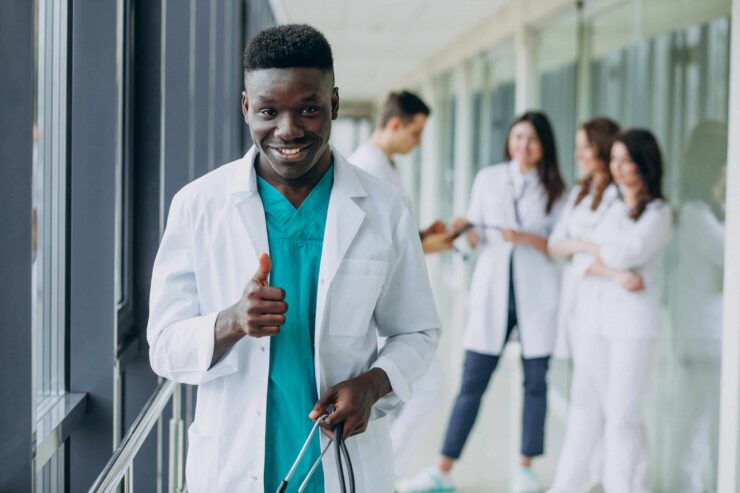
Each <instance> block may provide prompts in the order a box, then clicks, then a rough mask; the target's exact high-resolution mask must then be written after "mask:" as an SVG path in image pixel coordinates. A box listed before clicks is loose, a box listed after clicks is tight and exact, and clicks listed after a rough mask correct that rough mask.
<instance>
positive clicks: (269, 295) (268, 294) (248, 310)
mask: <svg viewBox="0 0 740 493" xmlns="http://www.w3.org/2000/svg"><path fill="white" fill-rule="evenodd" d="M271 269H272V263H271V261H270V256H269V255H268V254H266V253H263V254H261V255H260V258H259V268H258V269H257V272H256V273H255V275H254V277H252V279H251V280H250V281H249V282H248V283H247V286H246V287H245V288H244V294H243V295H242V297H241V299H240V300H239V301H238V302H237V303H236V305H234V306H233V307H232V309H233V311H234V320H235V325H236V326H237V328H238V329H239V330H240V331H241V332H243V333H244V334H246V335H248V336H250V337H265V336H274V335H275V334H277V333H278V332H280V326H281V325H283V324H284V323H285V312H287V311H288V304H287V303H286V302H285V301H284V300H285V291H284V290H283V289H281V288H276V287H270V285H269V282H268V277H269V275H270V270H271Z"/></svg>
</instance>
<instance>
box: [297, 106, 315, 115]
mask: <svg viewBox="0 0 740 493" xmlns="http://www.w3.org/2000/svg"><path fill="white" fill-rule="evenodd" d="M318 112H319V108H318V106H304V107H303V109H302V110H301V113H303V114H304V115H313V114H314V113H318Z"/></svg>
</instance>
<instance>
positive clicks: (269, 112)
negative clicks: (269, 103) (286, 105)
mask: <svg viewBox="0 0 740 493" xmlns="http://www.w3.org/2000/svg"><path fill="white" fill-rule="evenodd" d="M259 114H260V115H264V116H275V115H276V114H277V113H276V112H275V110H273V109H270V108H265V109H262V110H259Z"/></svg>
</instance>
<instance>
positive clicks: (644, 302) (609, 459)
mask: <svg viewBox="0 0 740 493" xmlns="http://www.w3.org/2000/svg"><path fill="white" fill-rule="evenodd" d="M610 170H611V173H612V177H613V179H614V182H615V183H616V184H617V185H618V186H619V188H620V191H621V199H620V200H615V201H613V202H612V203H611V204H610V205H609V206H608V207H607V209H606V211H605V212H604V215H603V218H601V219H600V220H599V222H598V224H597V225H596V227H595V229H594V231H593V233H592V234H591V235H589V237H588V238H574V239H569V240H567V241H568V242H569V245H567V248H568V249H570V252H571V253H572V254H573V257H572V262H573V263H574V268H575V269H576V271H577V272H578V273H579V275H580V277H581V279H580V280H579V281H577V287H576V291H575V300H574V307H573V311H572V314H573V317H572V323H573V328H572V333H573V334H572V335H573V337H572V338H571V341H572V343H573V353H574V355H575V356H576V358H575V360H574V361H575V375H574V381H573V388H572V390H571V406H570V409H569V414H570V415H569V418H568V428H567V430H566V438H565V443H564V446H563V451H562V454H561V458H560V464H559V465H558V471H557V474H556V478H555V483H554V485H553V487H552V489H551V490H550V492H551V493H555V492H557V493H561V492H563V493H564V492H568V493H577V492H586V491H589V490H590V489H591V488H592V487H593V486H594V485H595V483H602V486H603V489H604V491H605V492H606V493H617V492H629V493H642V492H647V491H648V486H647V467H648V456H647V451H648V447H647V439H646V434H645V426H644V420H643V417H642V403H643V400H644V393H645V388H646V383H647V381H648V380H649V374H650V367H651V365H652V362H653V360H654V353H655V348H656V339H657V335H658V324H659V303H660V284H659V280H658V278H657V269H658V267H659V265H660V263H661V261H662V258H663V253H664V251H665V248H666V246H667V244H668V242H669V240H670V234H671V211H670V208H669V207H668V205H667V204H666V203H665V201H664V199H663V193H662V190H661V180H662V175H663V161H662V157H661V153H660V149H659V147H658V144H657V142H656V140H655V138H654V137H653V135H652V134H651V133H650V132H648V131H646V130H631V131H628V132H625V133H623V134H621V135H620V136H619V137H618V139H617V141H616V142H615V143H614V145H613V146H612V150H611V162H610ZM558 248H561V249H564V248H566V246H563V245H560V247H558ZM582 254H583V255H582ZM601 446H603V455H604V457H605V459H606V460H604V462H603V465H600V467H598V468H593V467H592V466H593V464H592V463H591V460H590V459H591V458H592V457H593V456H594V454H597V453H598V449H599V447H601Z"/></svg>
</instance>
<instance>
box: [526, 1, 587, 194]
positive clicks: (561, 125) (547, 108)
mask: <svg viewBox="0 0 740 493" xmlns="http://www.w3.org/2000/svg"><path fill="white" fill-rule="evenodd" d="M578 24H579V22H578V15H577V11H576V10H575V9H569V10H567V11H566V12H564V13H562V14H560V15H559V16H556V17H554V18H550V19H548V21H547V23H546V24H544V25H542V26H541V27H540V28H539V29H538V31H537V36H536V39H537V43H536V46H537V50H536V65H537V83H538V86H539V105H538V106H539V107H540V108H541V109H542V111H544V112H545V113H546V114H547V116H548V117H549V118H550V122H551V123H552V126H553V131H554V133H555V139H556V143H557V150H558V160H559V161H560V170H561V173H562V174H563V177H564V178H566V179H567V180H570V181H571V182H572V181H573V180H574V179H575V178H576V170H575V166H574V158H573V154H574V152H575V144H574V137H573V136H574V135H575V126H576V124H577V122H576V94H577V91H578V84H577V82H578V68H577V67H578V65H577V62H578V33H579V25H578Z"/></svg>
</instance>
